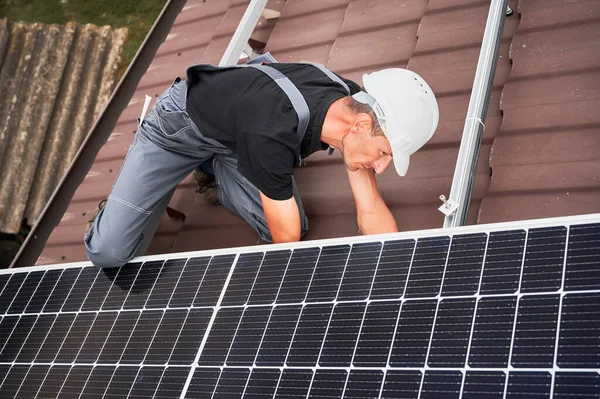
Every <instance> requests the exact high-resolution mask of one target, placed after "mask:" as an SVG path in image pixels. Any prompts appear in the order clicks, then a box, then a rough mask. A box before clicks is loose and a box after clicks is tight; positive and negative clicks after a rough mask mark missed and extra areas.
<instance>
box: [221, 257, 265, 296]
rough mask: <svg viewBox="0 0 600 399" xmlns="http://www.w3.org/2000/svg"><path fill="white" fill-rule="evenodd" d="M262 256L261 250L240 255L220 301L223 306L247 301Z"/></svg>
mask: <svg viewBox="0 0 600 399" xmlns="http://www.w3.org/2000/svg"><path fill="white" fill-rule="evenodd" d="M264 256H265V254H264V253H262V252H257V253H250V254H242V255H240V258H239V259H238V261H237V264H236V267H235V269H234V271H233V275H232V276H231V280H230V281H229V284H228V285H227V292H225V297H224V298H223V302H221V304H222V305H223V306H231V305H245V304H246V303H247V302H248V296H249V295H250V290H252V287H253V285H254V281H255V280H256V274H257V273H258V269H259V268H260V265H261V263H262V260H263V258H264Z"/></svg>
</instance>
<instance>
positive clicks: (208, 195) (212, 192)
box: [204, 185, 221, 205]
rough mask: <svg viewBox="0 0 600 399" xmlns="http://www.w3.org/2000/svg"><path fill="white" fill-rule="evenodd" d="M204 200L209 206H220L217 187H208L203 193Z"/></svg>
mask: <svg viewBox="0 0 600 399" xmlns="http://www.w3.org/2000/svg"><path fill="white" fill-rule="evenodd" d="M204 199H205V200H206V202H208V203H209V204H211V205H221V201H219V187H218V186H217V185H215V186H214V187H209V188H207V189H206V191H205V192H204Z"/></svg>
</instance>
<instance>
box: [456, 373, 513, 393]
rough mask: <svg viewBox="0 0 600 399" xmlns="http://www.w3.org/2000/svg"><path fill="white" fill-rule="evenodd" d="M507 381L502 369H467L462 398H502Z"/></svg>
mask: <svg viewBox="0 0 600 399" xmlns="http://www.w3.org/2000/svg"><path fill="white" fill-rule="evenodd" d="M505 383H506V374H504V373H503V372H502V371H467V374H466V375H465V382H464V387H463V394H462V399H481V398H484V399H502V398H504V385H505Z"/></svg>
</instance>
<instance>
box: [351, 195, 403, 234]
mask: <svg viewBox="0 0 600 399" xmlns="http://www.w3.org/2000/svg"><path fill="white" fill-rule="evenodd" d="M358 227H359V228H360V231H361V232H362V233H363V234H365V235H369V234H383V233H395V232H397V231H398V225H397V224H396V220H395V219H394V216H393V215H392V213H391V212H390V209H389V208H388V207H387V206H386V205H385V204H384V203H382V204H379V205H378V206H376V207H375V208H373V211H372V212H368V213H362V214H359V215H358Z"/></svg>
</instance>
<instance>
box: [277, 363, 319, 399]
mask: <svg viewBox="0 0 600 399" xmlns="http://www.w3.org/2000/svg"><path fill="white" fill-rule="evenodd" d="M312 377H313V372H312V371H311V370H305V369H284V370H283V373H281V377H280V379H279V382H278V384H277V391H276V394H275V397H276V398H295V397H298V398H305V397H306V396H307V395H308V390H309V389H310V383H311V382H312Z"/></svg>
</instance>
